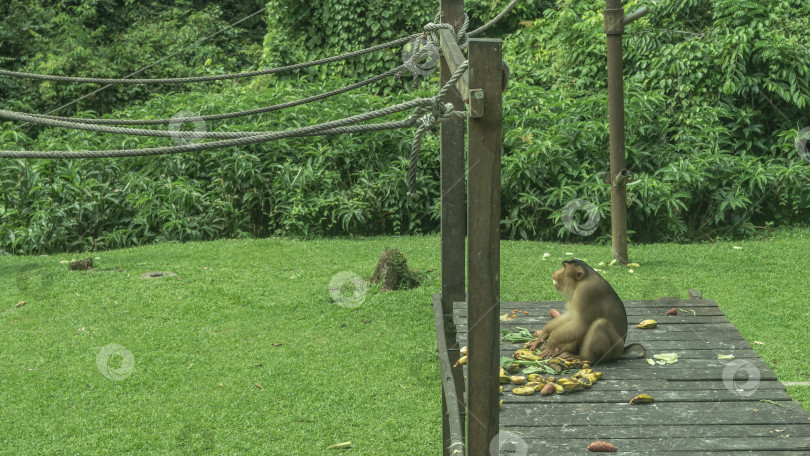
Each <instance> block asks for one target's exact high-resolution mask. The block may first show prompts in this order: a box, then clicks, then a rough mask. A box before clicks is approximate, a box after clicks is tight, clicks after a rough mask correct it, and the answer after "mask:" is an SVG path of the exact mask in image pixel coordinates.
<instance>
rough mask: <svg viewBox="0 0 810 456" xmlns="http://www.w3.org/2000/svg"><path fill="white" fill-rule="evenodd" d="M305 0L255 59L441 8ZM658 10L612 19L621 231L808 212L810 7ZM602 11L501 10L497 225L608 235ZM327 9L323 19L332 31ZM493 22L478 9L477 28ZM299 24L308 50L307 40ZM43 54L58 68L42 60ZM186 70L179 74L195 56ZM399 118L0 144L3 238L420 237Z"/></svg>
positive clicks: (390, 86)
mask: <svg viewBox="0 0 810 456" xmlns="http://www.w3.org/2000/svg"><path fill="white" fill-rule="evenodd" d="M299 3H300V2H299ZM538 3H539V2H535V3H531V4H532V5H536V4H538ZM641 4H642V2H640V1H629V2H627V3H626V4H625V7H626V9H627V10H631V9H634V8H636V7H639V6H641ZM296 5H298V6H301V5H299V4H298V3H296V2H293V3H284V4H281V3H280V2H279V3H274V2H271V10H270V11H273V13H274V14H271V16H272V17H271V22H270V26H269V32H268V34H267V36H266V39H265V46H264V51H265V60H264V63H265V64H266V65H276V64H282V63H291V62H297V61H302V60H307V59H310V58H316V57H322V56H324V55H329V54H333V53H336V52H342V51H347V50H350V49H352V50H353V49H357V48H359V47H365V46H366V45H370V44H376V43H379V42H382V41H387V40H389V39H392V38H394V37H398V36H402V35H404V34H407V33H412V32H413V31H414V30H415V29H416V30H418V29H419V28H420V27H421V24H423V23H424V21H426V20H430V19H432V11H433V8H434V5H431V6H430V7H427V6H426V7H425V8H416V7H414V8H413V11H414V14H413V15H412V16H408V15H403V14H401V12H402V11H404V10H405V9H403V8H404V6H403V5H400V4H399V3H396V2H394V3H393V4H386V5H385V6H384V7H383V5H382V4H379V5H378V4H376V3H375V4H374V5H376V6H377V8H376V9H374V8H372V6H374V5H371V6H370V5H369V4H365V3H363V4H362V5H361V4H359V3H357V2H347V1H343V2H340V1H339V2H337V3H335V2H331V3H328V4H326V5H321V6H317V7H313V10H311V11H309V12H308V13H307V14H304V11H303V10H299V9H296ZM527 5H528V4H527ZM652 6H653V7H654V8H653V11H652V12H651V14H650V15H648V16H647V17H645V18H642V19H640V20H639V21H637V22H636V23H634V24H633V25H631V26H629V27H628V29H627V31H626V35H625V67H624V68H625V89H626V93H625V104H626V106H625V110H626V133H627V167H628V168H629V169H630V170H632V171H633V173H634V181H633V182H631V183H630V184H629V185H628V227H629V229H630V236H631V239H632V240H634V241H643V242H646V241H673V240H674V241H688V240H696V239H704V238H706V237H709V238H714V237H722V236H744V235H747V234H750V233H751V232H752V231H753V230H755V229H757V227H763V226H770V225H788V224H797V223H808V221H810V193H808V192H807V190H806V189H807V184H808V181H810V163H808V162H807V161H804V160H802V159H801V157H800V156H799V154H797V153H796V151H797V143H796V138H797V135H798V133H799V131H800V130H802V129H803V128H804V127H805V126H807V123H808V120H807V118H806V115H804V113H805V112H806V108H807V102H808V100H810V87H808V74H807V71H808V70H807V68H808V67H807V65H805V64H799V63H802V62H807V61H808V57H810V50H808V46H807V43H808V42H810V36H809V35H810V32H808V31H807V29H806V27H805V26H804V23H803V20H804V19H803V18H805V17H807V15H808V13H809V12H810V11H808V9H810V6H808V4H807V3H806V2H801V1H789V0H778V1H775V2H771V3H769V4H767V5H764V6H763V5H762V4H759V3H754V2H749V1H743V2H738V1H732V0H715V1H711V2H709V1H700V0H662V1H660V2H658V3H656V4H654V5H652ZM602 7H604V4H603V2H602V1H601V0H559V1H557V2H556V4H555V5H554V6H553V7H551V8H548V9H546V10H545V11H543V12H542V14H539V18H538V19H537V20H536V21H534V24H533V25H531V26H527V25H529V24H527V23H524V24H523V25H518V24H515V23H514V21H516V20H517V19H527V17H526V16H521V15H522V14H529V11H530V9H520V10H518V12H516V13H514V16H512V15H510V16H507V18H510V20H511V21H512V25H511V26H509V27H512V28H511V29H510V30H515V31H514V33H513V34H512V35H510V36H508V37H507V38H506V40H505V53H504V54H505V56H506V59H507V61H508V63H509V65H510V67H511V74H512V77H511V82H510V86H509V89H508V91H507V93H506V95H505V100H504V132H505V136H504V156H503V166H502V171H503V174H502V194H503V196H502V197H503V203H502V210H503V213H502V228H503V231H502V232H503V234H504V236H505V237H508V238H525V239H545V240H550V239H561V238H563V239H569V240H570V239H578V240H585V241H588V240H591V241H593V240H595V241H597V242H605V241H607V239H608V238H609V236H610V231H609V223H608V217H609V213H610V203H609V202H610V189H609V187H608V186H607V185H606V184H604V183H603V182H602V176H603V174H604V173H605V172H606V171H607V170H608V166H609V160H608V155H609V154H608V123H607V90H606V68H605V52H604V39H605V38H604V34H603V28H602V17H601V8H602ZM272 8H276V9H272ZM471 9H473V10H474V11H475V13H474V14H475V15H480V16H483V15H484V13H485V12H486V13H491V12H492V11H495V9H497V8H496V7H495V3H493V2H483V1H480V2H473V3H471ZM313 11H316V12H317V11H320V13H318V14H313ZM324 11H327V12H329V14H326V15H325V13H324ZM387 12H388V13H387ZM390 12H395V13H396V14H391V13H390ZM166 14H170V13H166ZM385 14H388V15H387V16H385ZM487 15H489V14H487ZM212 17H213V16H212ZM326 19H328V21H329V24H330V27H331V28H330V30H331V31H329V32H327V31H326V30H325V29H323V23H325V22H324V21H326ZM382 19H386V20H387V21H388V22H386V23H385V24H386V26H385V27H380V28H376V29H374V28H373V26H369V25H368V24H370V23H379V24H383V23H384V22H383V21H382ZM484 20H485V19H482V18H480V17H474V18H473V23H474V24H475V21H479V23H483V22H484ZM296 21H298V22H296ZM319 21H320V22H319ZM364 21H370V22H364ZM375 21H376V22H375ZM364 24H365V25H364ZM515 27H517V28H515ZM293 31H296V32H297V33H292V32H293ZM400 32H402V33H400ZM304 37H306V38H304ZM142 38H143V39H139V41H144V42H146V41H148V38H147V37H142ZM305 40H312V41H311V43H310V45H315V44H317V45H318V46H321V47H320V48H317V49H316V50H308V49H310V48H311V46H309V47H308V46H307V45H306V44H307V43H305V42H304V41H305ZM14 46H19V45H18V44H14ZM77 52H78V51H77ZM202 56H203V55H202V54H201V55H200V58H202ZM42 62H44V63H43V64H49V65H57V64H58V62H57V61H53V62H52V61H50V60H49V59H47V58H45V57H43V58H42ZM196 63H199V62H198V61H197V62H196ZM399 63H400V60H399V55H398V50H391V51H386V52H381V53H378V54H375V55H374V56H369V57H368V58H366V59H358V60H357V61H350V62H347V63H346V64H337V65H330V66H329V67H323V69H321V68H318V69H316V70H313V71H312V72H307V71H302V72H300V73H299V74H298V75H297V76H296V77H293V78H290V79H284V78H276V77H263V78H257V79H255V80H254V81H252V82H227V83H221V84H215V85H212V86H206V87H205V88H204V89H195V91H192V92H185V93H172V94H160V93H152V94H151V95H150V98H149V100H148V101H147V102H145V103H144V104H142V105H132V106H130V107H128V108H127V109H125V110H121V111H119V112H117V113H116V116H118V117H131V118H151V117H171V116H172V115H174V114H176V113H178V112H179V111H182V110H192V111H201V114H208V113H219V112H225V111H233V110H236V109H249V108H251V107H258V106H265V105H268V104H275V103H278V102H282V101H287V100H293V99H298V98H303V97H306V96H310V95H312V94H313V91H314V90H313V87H317V89H315V90H317V91H321V90H328V89H330V88H335V87H341V86H344V85H346V84H347V83H348V82H354V81H355V80H357V79H359V78H363V77H368V76H370V75H372V74H378V73H380V72H382V71H385V70H388V69H390V68H392V67H393V66H396V65H398V64H399ZM203 66H205V65H204V62H203ZM193 68H194V69H188V70H187V71H188V72H190V73H195V72H198V71H200V70H199V66H195V67H193ZM315 81H317V83H316V82H315ZM437 84H438V83H437V78H436V75H434V76H433V77H432V78H431V79H430V84H429V86H428V85H427V84H426V85H424V88H422V89H417V90H416V91H415V92H413V93H401V92H399V91H396V90H394V88H396V87H397V85H396V84H395V83H391V82H390V81H386V83H381V84H379V85H377V86H375V87H373V88H371V89H368V90H364V91H358V92H355V93H351V94H345V95H342V96H340V97H338V98H335V99H331V100H329V101H326V102H322V103H317V104H311V105H306V106H302V107H298V108H295V109H291V110H285V111H278V112H274V113H266V114H262V115H257V116H254V117H252V118H250V119H236V120H226V121H221V122H218V123H209V124H208V125H207V129H208V130H222V131H226V130H251V131H256V130H277V129H283V128H291V127H294V126H301V125H310V124H314V123H318V122H324V121H328V120H334V119H338V118H343V117H345V116H347V115H352V114H357V113H360V112H365V111H368V110H371V109H377V108H381V107H383V106H388V105H391V104H394V103H397V102H399V101H402V100H404V99H410V98H412V97H416V96H427V95H429V94H430V93H432V92H434V91H435V88H436V86H437ZM8 87H11V86H8ZM426 87H430V90H429V91H427V90H426V89H425V88H426ZM67 90H68V92H70V91H71V90H74V88H71V87H69V86H68V88H67ZM129 95H131V94H129ZM129 95H127V96H129ZM83 114H85V115H92V113H91V112H85V113H83ZM6 125H9V124H4V125H3V126H4V128H3V129H2V133H0V148H2V149H23V148H25V149H30V150H36V149H39V150H48V149H65V148H68V147H70V148H73V149H113V148H128V147H131V148H137V147H152V146H157V145H167V144H172V143H171V141H170V140H169V139H165V138H164V139H155V138H140V137H136V138H132V137H124V138H123V139H122V137H118V136H114V135H96V134H91V133H87V132H80V131H65V130H59V129H45V130H42V131H41V132H36V131H35V132H36V133H38V134H36V135H35V134H31V135H27V134H26V133H24V132H22V131H15V130H13V129H10V128H5V126H6ZM412 134H413V131H407V130H406V131H387V132H379V133H374V134H358V135H345V136H335V137H323V138H301V139H293V140H285V141H278V142H272V143H267V144H257V145H251V146H245V147H240V148H230V149H224V150H220V151H211V152H202V153H199V154H196V155H195V154H183V155H178V156H166V157H146V158H129V159H105V160H96V161H73V162H70V161H57V160H4V161H2V162H0V191H2V197H0V198H2V199H0V248H2V249H4V250H6V251H8V252H13V253H38V252H50V251H61V250H71V251H76V250H92V249H104V248H117V247H123V246H128V245H136V244H142V243H148V242H156V241H185V240H202V239H214V238H217V237H239V236H271V235H297V236H306V237H313V236H327V235H344V234H352V235H373V234H382V233H386V234H391V233H396V234H405V233H420V232H433V231H436V230H437V229H438V217H439V206H438V202H439V166H438V145H437V141H436V139H435V138H432V137H428V138H427V140H426V142H425V143H424V145H423V149H422V156H421V169H420V172H419V175H418V188H419V193H420V196H421V197H420V198H419V199H416V200H412V199H409V198H407V197H406V192H407V168H408V158H407V157H408V154H409V150H410V143H411V139H412ZM576 200H583V201H585V202H587V203H588V204H592V205H593V206H592V207H594V208H595V211H596V213H597V214H598V215H599V219H600V220H601V221H600V223H598V224H597V225H596V226H594V230H593V233H592V234H590V235H589V236H587V237H581V236H575V235H574V234H573V233H572V231H570V230H569V228H568V227H566V224H567V222H564V220H563V216H564V214H563V210H564V208H566V207H570V206H569V205H570V204H571V203H572V202H574V201H576ZM588 216H589V214H586V213H585V211H582V210H580V211H578V212H576V213H575V214H574V220H573V223H576V224H579V225H580V226H581V225H582V224H583V223H586V222H589V221H591V220H586V219H587V217H588Z"/></svg>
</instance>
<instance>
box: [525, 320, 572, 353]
mask: <svg viewBox="0 0 810 456" xmlns="http://www.w3.org/2000/svg"><path fill="white" fill-rule="evenodd" d="M570 320H571V315H570V314H569V313H568V312H566V313H564V314H562V315H560V316H559V317H556V318H553V319H551V320H550V321H549V322H548V323H546V324H545V325H544V326H543V329H541V330H540V331H536V332H535V333H534V335H535V337H537V339H534V340H533V341H531V342H527V343H526V344H525V345H524V346H525V347H526V348H528V349H529V350H536V349H537V346H538V345H540V344H542V343H543V342H545V341H546V339H548V336H549V335H551V332H552V331H554V330H555V329H556V328H559V327H560V326H563V325H565V324H566V322H567V321H570Z"/></svg>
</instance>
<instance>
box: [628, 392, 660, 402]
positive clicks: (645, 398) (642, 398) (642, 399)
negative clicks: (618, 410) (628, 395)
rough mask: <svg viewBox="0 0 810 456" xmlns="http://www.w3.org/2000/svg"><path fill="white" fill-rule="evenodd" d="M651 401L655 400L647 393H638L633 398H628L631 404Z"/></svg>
mask: <svg viewBox="0 0 810 456" xmlns="http://www.w3.org/2000/svg"><path fill="white" fill-rule="evenodd" d="M653 402H655V400H654V399H653V397H652V396H650V395H649V394H639V395H638V396H636V397H634V398H633V399H630V403H631V404H652V403H653Z"/></svg>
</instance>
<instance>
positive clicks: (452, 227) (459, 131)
mask: <svg viewBox="0 0 810 456" xmlns="http://www.w3.org/2000/svg"><path fill="white" fill-rule="evenodd" d="M439 7H440V9H441V11H442V17H443V18H444V20H445V21H446V22H447V23H449V24H450V25H452V26H453V27H454V28H460V27H461V25H462V24H463V22H464V0H440V5H439ZM440 60H441V62H440V83H441V85H442V86H443V85H444V84H445V83H446V82H447V81H448V80H449V79H450V78H451V77H452V76H453V70H450V68H449V67H448V65H447V63H446V62H445V59H440ZM444 101H445V102H446V103H452V104H453V106H454V108H455V109H458V110H461V109H463V108H464V103H463V102H462V100H461V95H460V94H459V93H458V91H457V90H451V91H450V92H449V93H448V94H447V95H446V97H445V99H444ZM439 128H440V139H439V142H440V150H441V159H440V173H441V177H440V179H441V184H440V185H441V222H440V224H441V236H442V242H441V259H442V261H441V275H442V288H441V299H442V311H443V312H444V319H445V324H446V331H445V344H446V345H447V346H448V347H451V348H452V347H457V345H458V344H457V343H456V328H455V327H453V319H452V315H451V314H452V312H453V303H454V302H456V301H462V300H464V298H465V295H466V291H465V284H464V273H465V264H464V248H465V235H466V232H467V229H466V226H465V223H466V221H465V215H466V214H465V211H464V210H465V207H464V205H465V202H466V186H465V182H464V181H465V172H464V170H465V162H464V120H463V119H460V118H457V117H453V118H451V119H447V120H445V121H444V122H441V124H440V126H439ZM465 312H466V310H465ZM451 352H452V353H450V362H451V363H453V364H455V362H456V361H457V360H458V357H459V354H458V350H457V349H452V350H451ZM452 370H453V382H454V385H455V390H456V395H457V398H458V400H459V401H461V402H462V403H461V404H460V409H459V408H455V409H454V412H453V413H456V412H458V413H460V416H459V420H460V426H461V438H462V442H463V441H464V440H465V438H464V435H465V432H466V415H465V408H464V404H463V398H464V392H465V387H466V385H465V382H464V376H463V370H462V369H461V368H460V367H454V368H453V369H452ZM449 413H450V412H449V411H448V408H447V404H446V403H445V396H444V394H442V416H443V419H442V448H443V450H442V451H443V454H444V456H450V455H451V454H452V452H451V449H450V447H451V445H454V444H455V442H454V441H453V439H454V437H453V435H452V434H453V433H452V432H451V429H450V421H449V419H448V418H449V415H448V414H449Z"/></svg>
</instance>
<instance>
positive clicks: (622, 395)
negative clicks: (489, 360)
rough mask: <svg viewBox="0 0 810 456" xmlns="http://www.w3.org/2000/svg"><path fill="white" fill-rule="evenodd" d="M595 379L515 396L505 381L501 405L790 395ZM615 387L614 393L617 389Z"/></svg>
mask: <svg viewBox="0 0 810 456" xmlns="http://www.w3.org/2000/svg"><path fill="white" fill-rule="evenodd" d="M599 383H601V382H597V384H596V385H594V386H593V387H591V388H590V389H588V390H584V391H575V392H573V393H569V394H565V395H561V394H552V395H551V396H546V397H542V396H538V395H537V394H535V395H532V396H516V395H514V394H512V388H513V386H511V385H506V388H504V393H503V395H502V396H501V398H502V399H503V403H504V407H505V406H506V404H528V403H533V402H534V403H541V404H544V403H567V404H572V403H577V404H587V403H592V402H600V403H617V399H620V400H621V401H622V402H629V401H630V399H632V398H633V397H635V396H636V395H638V394H650V395H652V396H653V397H654V398H655V402H657V403H658V402H759V401H762V400H771V401H790V400H791V398H790V396H789V395H788V394H787V393H786V392H785V391H784V390H778V389H772V388H769V389H759V388H757V389H756V390H754V391H752V392H751V394H750V395H749V394H747V395H745V396H743V395H740V394H738V393H736V392H735V391H732V390H728V389H714V390H707V389H704V388H703V386H702V385H700V384H699V383H697V382H696V383H695V385H693V389H692V390H691V391H688V392H686V394H685V392H684V391H683V390H669V389H658V390H655V391H654V390H646V389H645V390H641V389H637V388H632V389H630V388H628V389H626V390H616V389H605V388H601V386H602V385H600V384H599ZM617 391H618V393H617Z"/></svg>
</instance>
